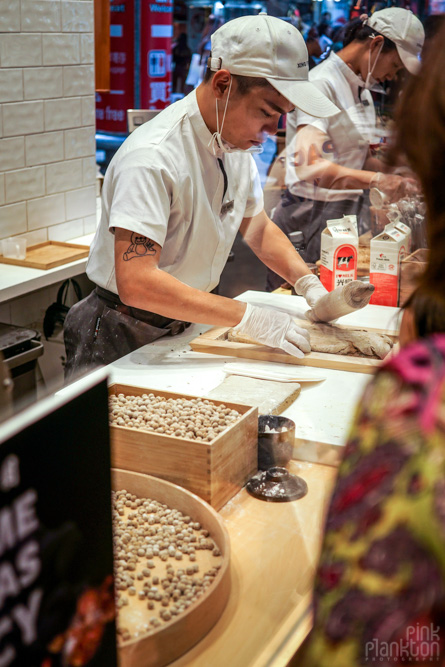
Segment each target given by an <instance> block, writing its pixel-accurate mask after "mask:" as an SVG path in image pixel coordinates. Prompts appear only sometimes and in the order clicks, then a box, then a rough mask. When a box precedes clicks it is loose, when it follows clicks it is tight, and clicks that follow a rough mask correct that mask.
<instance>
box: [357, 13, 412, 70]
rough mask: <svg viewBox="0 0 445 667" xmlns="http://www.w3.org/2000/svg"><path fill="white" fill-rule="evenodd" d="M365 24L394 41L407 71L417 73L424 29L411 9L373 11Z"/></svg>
mask: <svg viewBox="0 0 445 667" xmlns="http://www.w3.org/2000/svg"><path fill="white" fill-rule="evenodd" d="M365 24H367V25H368V26H369V27H370V28H372V29H373V30H375V31H376V32H378V33H380V34H381V35H383V36H384V37H387V38H388V39H390V40H391V41H392V42H394V44H395V45H396V47H397V52H398V54H399V56H400V60H401V61H402V63H403V64H404V66H405V67H406V69H407V70H408V72H411V74H417V73H418V71H419V69H420V54H421V52H422V48H423V42H424V41H425V31H424V29H423V25H422V24H421V22H420V21H419V19H418V18H417V16H414V14H413V13H412V11H410V10H409V9H403V8H401V7H389V8H388V9H381V10H380V11H379V12H374V14H373V15H372V16H370V17H369V18H368V19H367V21H365Z"/></svg>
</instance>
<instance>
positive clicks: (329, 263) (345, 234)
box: [320, 215, 358, 292]
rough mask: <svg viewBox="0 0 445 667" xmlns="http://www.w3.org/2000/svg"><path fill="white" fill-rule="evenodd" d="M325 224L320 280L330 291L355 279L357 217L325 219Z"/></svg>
mask: <svg viewBox="0 0 445 667" xmlns="http://www.w3.org/2000/svg"><path fill="white" fill-rule="evenodd" d="M326 225H327V226H326V229H324V230H323V231H322V233H321V249H320V250H321V261H320V264H321V266H320V280H321V282H322V283H323V285H324V286H325V287H326V289H327V290H328V291H329V292H331V291H332V290H333V289H335V288H336V287H340V286H343V285H346V284H347V283H350V282H351V281H352V280H357V254H358V233H357V217H356V216H355V215H345V216H343V218H340V219H339V220H327V221H326Z"/></svg>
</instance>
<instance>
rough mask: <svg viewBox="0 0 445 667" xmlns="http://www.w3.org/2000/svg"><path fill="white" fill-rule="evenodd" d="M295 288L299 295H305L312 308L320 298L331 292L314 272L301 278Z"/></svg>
mask: <svg viewBox="0 0 445 667" xmlns="http://www.w3.org/2000/svg"><path fill="white" fill-rule="evenodd" d="M294 289H295V291H296V293H297V294H298V295H299V296H304V298H305V299H306V301H307V302H308V304H309V305H310V307H311V308H313V307H314V306H315V304H316V303H317V301H318V299H321V297H322V296H325V295H326V294H329V292H328V290H327V289H326V287H324V286H323V285H322V284H321V282H320V280H319V279H318V278H317V276H314V274H313V273H309V275H307V276H302V277H301V278H299V279H298V280H297V282H296V283H295V285H294Z"/></svg>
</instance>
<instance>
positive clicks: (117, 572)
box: [112, 490, 221, 641]
mask: <svg viewBox="0 0 445 667" xmlns="http://www.w3.org/2000/svg"><path fill="white" fill-rule="evenodd" d="M112 505H113V543H114V576H115V590H116V606H117V609H118V623H117V624H118V629H117V632H118V636H119V637H120V639H121V640H122V641H128V640H130V639H132V638H134V637H137V636H139V635H140V634H146V633H148V632H150V631H153V630H155V629H156V628H157V627H159V626H160V625H162V623H163V622H167V621H170V620H171V619H172V618H173V617H175V616H178V615H179V614H181V613H183V612H184V611H185V610H186V609H188V607H189V606H190V605H191V604H193V603H194V602H196V601H197V600H198V598H199V597H200V596H201V595H202V594H203V593H204V592H205V591H206V589H207V588H208V587H209V586H210V585H211V584H212V583H213V581H214V579H215V577H216V575H217V574H218V570H219V569H220V567H221V565H220V560H221V552H220V550H219V548H218V547H217V545H216V544H215V542H214V541H213V540H212V538H211V537H210V535H209V532H208V531H207V530H205V529H203V528H202V526H201V524H200V523H198V522H195V521H193V519H192V518H191V517H189V516H184V515H183V514H182V513H181V512H180V511H179V510H176V509H171V508H169V507H168V506H167V505H164V504H162V503H159V502H157V501H156V500H150V499H148V498H137V497H136V496H135V495H133V494H131V493H128V491H126V490H122V491H113V492H112ZM204 549H206V550H209V551H211V552H212V556H213V557H215V563H216V564H215V566H214V567H212V568H211V569H209V570H207V571H206V572H205V573H204V574H203V576H198V572H199V566H198V564H197V563H196V552H197V551H199V550H204ZM216 559H218V560H216ZM184 560H185V561H186V562H185V563H184V562H183V563H181V566H180V567H179V568H178V567H177V566H178V565H180V562H181V561H184ZM160 561H161V562H160ZM162 562H164V563H165V574H164V575H163V576H160V575H159V568H160V567H164V566H162V565H161V563H162ZM173 563H175V565H176V567H177V569H176V568H175V567H174V566H173ZM155 570H156V572H157V574H155V573H154V571H155ZM130 597H134V599H135V601H136V600H137V601H138V602H136V604H139V605H140V604H143V605H144V606H145V607H146V608H147V609H148V610H150V611H152V614H153V615H152V616H150V614H149V613H147V615H146V620H145V621H144V623H143V624H142V625H140V626H138V630H137V631H136V632H135V633H134V634H131V632H130V631H129V630H128V628H126V627H125V626H124V624H123V623H122V622H121V619H120V617H119V610H122V608H123V607H126V606H127V605H129V604H130V599H129V598H130ZM156 610H157V615H156V616H155V615H154V614H156ZM138 616H139V615H138Z"/></svg>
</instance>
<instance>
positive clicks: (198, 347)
mask: <svg viewBox="0 0 445 667" xmlns="http://www.w3.org/2000/svg"><path fill="white" fill-rule="evenodd" d="M296 322H297V323H298V320H296ZM336 326H338V327H340V328H345V329H360V330H361V331H369V332H372V333H380V334H385V335H386V336H389V337H391V338H392V339H393V340H394V342H395V341H396V340H397V337H396V336H395V334H394V331H387V330H383V329H377V328H374V327H357V326H350V325H347V324H343V325H340V324H337V325H336ZM229 330H230V327H215V328H213V329H210V331H207V332H206V333H204V334H202V335H201V336H198V338H195V339H194V340H192V341H191V343H190V347H191V348H192V350H194V351H195V352H206V353H208V354H222V355H224V356H228V357H241V358H243V359H258V360H260V361H274V362H278V363H284V364H295V365H299V366H315V367H318V368H330V369H333V370H337V371H352V372H355V373H374V372H375V370H376V368H378V367H379V366H380V365H381V363H382V361H381V360H380V359H371V358H369V357H353V356H346V355H342V354H328V353H326V352H310V353H309V354H305V356H304V357H303V358H302V359H297V357H293V356H291V355H290V354H287V353H286V352H284V351H283V350H280V349H278V348H270V347H267V346H265V345H257V344H251V343H238V342H234V341H230V340H228V339H227V333H228V331H229Z"/></svg>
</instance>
